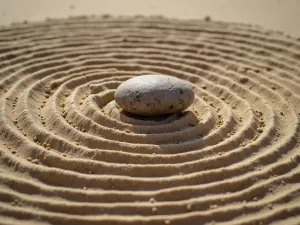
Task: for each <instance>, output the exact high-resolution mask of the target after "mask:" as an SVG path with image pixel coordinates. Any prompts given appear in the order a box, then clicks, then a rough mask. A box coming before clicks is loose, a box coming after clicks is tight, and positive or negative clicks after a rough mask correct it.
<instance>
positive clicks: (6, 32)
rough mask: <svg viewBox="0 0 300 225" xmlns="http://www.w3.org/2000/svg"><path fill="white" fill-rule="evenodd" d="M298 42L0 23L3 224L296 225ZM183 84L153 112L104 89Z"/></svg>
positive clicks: (81, 24) (247, 34) (251, 30)
mask: <svg viewBox="0 0 300 225" xmlns="http://www.w3.org/2000/svg"><path fill="white" fill-rule="evenodd" d="M299 60H300V42H299V41H297V40H296V39H293V38H289V37H286V36H284V35H282V34H279V33H276V32H270V31H266V30H264V29H262V28H259V27H254V26H247V25H242V24H231V23H221V22H208V21H199V20H197V21H196V20H195V21H180V20H173V19H165V18H161V17H145V18H144V17H115V18H110V17H108V18H107V17H100V18H98V17H94V18H91V17H81V18H72V19H68V20H50V21H46V22H42V23H35V24H34V23H30V24H16V25H13V26H10V27H3V28H1V29H0V75H1V77H0V87H1V89H0V103H1V104H0V107H1V108H0V154H1V155H0V165H1V166H0V187H1V188H0V215H1V220H0V224H56V225H58V224H62V225H65V224H66V225H67V224H68V225H76V224H78V225H82V224H85V225H89V224H189V225H191V224H197V225H198V224H260V223H261V224H269V223H274V224H280V223H284V224H299V221H300V184H299V181H300V166H299V163H300V155H299V152H300V147H299V141H300V140H299V116H300V114H299V113H300V62H299ZM151 73H154V74H168V75H172V76H176V77H179V78H181V79H184V80H186V81H188V82H190V83H191V85H192V86H193V88H194V92H195V94H196V98H195V102H194V103H193V105H192V106H191V107H189V108H188V109H187V110H185V111H184V112H182V113H178V114H173V115H169V116H163V117H155V118H152V119H149V118H145V117H139V116H132V115H127V114H124V113H123V112H121V111H120V109H119V108H118V107H117V106H116V104H115V102H114V99H113V96H114V91H115V89H116V88H117V87H118V85H119V84H120V83H121V82H123V81H125V80H127V79H129V78H131V77H133V76H137V75H141V74H151Z"/></svg>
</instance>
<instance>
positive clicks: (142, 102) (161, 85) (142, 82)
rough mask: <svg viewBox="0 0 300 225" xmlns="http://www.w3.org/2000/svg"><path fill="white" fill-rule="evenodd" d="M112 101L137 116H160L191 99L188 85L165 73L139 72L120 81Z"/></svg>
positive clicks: (191, 94)
mask: <svg viewBox="0 0 300 225" xmlns="http://www.w3.org/2000/svg"><path fill="white" fill-rule="evenodd" d="M115 101H116V102H117V104H118V105H119V106H120V107H121V108H122V109H123V110H125V111H127V112H130V113H134V114H137V115H146V116H154V115H163V114H168V113H175V112H180V111H182V110H184V109H186V108H188V107H189V106H190V105H191V104H192V103H193V101H194V92H193V89H192V86H191V85H190V84H189V83H188V82H186V81H184V80H181V79H179V78H176V77H172V76H167V75H142V76H137V77H134V78H131V79H129V80H127V81H125V82H124V83H122V84H121V85H120V86H119V87H118V88H117V90H116V92H115Z"/></svg>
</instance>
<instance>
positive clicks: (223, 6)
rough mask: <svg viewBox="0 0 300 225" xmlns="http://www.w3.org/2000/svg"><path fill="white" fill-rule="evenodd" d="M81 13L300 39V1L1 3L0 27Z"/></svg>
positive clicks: (3, 0)
mask: <svg viewBox="0 0 300 225" xmlns="http://www.w3.org/2000/svg"><path fill="white" fill-rule="evenodd" d="M83 14H84V15H90V14H112V15H136V14H143V15H152V14H155V15H158V14H160V15H165V16H168V17H177V18H186V19H190V18H191V19H195V18H204V17H205V16H211V18H212V19H213V20H223V21H232V22H243V23H251V24H259V25H262V26H264V27H265V28H267V29H272V30H278V31H283V32H285V33H287V34H289V35H292V36H294V37H300V0H152V1H150V0H0V25H8V24H10V23H11V22H21V21H24V20H28V21H39V20H44V19H45V18H46V17H50V18H59V17H68V16H71V15H83Z"/></svg>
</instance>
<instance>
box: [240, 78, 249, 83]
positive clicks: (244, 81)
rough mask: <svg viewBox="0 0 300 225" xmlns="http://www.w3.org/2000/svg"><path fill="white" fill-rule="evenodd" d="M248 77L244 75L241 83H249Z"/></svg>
mask: <svg viewBox="0 0 300 225" xmlns="http://www.w3.org/2000/svg"><path fill="white" fill-rule="evenodd" d="M248 80H249V79H248V78H247V77H242V78H241V79H240V83H241V84H245V83H247V82H248Z"/></svg>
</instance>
